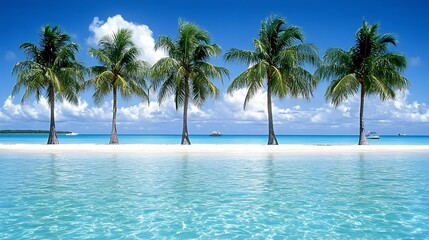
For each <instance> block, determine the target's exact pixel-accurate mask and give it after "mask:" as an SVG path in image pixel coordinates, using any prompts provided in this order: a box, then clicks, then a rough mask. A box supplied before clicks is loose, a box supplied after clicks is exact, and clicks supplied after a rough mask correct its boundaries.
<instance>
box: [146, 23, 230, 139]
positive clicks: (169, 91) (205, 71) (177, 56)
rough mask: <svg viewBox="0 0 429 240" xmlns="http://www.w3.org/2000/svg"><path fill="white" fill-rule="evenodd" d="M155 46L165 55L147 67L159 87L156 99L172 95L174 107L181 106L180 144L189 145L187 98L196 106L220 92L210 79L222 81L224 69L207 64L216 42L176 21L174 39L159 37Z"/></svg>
mask: <svg viewBox="0 0 429 240" xmlns="http://www.w3.org/2000/svg"><path fill="white" fill-rule="evenodd" d="M155 49H156V50H157V49H163V50H165V51H166V52H167V53H168V57H165V58H162V59H160V60H159V61H158V62H157V63H155V64H154V65H153V67H152V69H151V78H152V86H153V87H154V89H159V93H158V102H159V104H161V103H162V102H163V101H165V100H166V99H168V98H169V97H170V96H172V95H173V96H174V102H175V105H176V110H178V109H179V108H180V107H183V123H182V125H183V127H182V139H181V144H182V145H189V144H191V142H190V140H189V136H188V107H189V101H190V100H191V101H192V102H193V103H194V104H195V105H196V106H198V107H200V106H201V105H202V104H203V103H204V102H205V101H206V99H207V98H208V97H212V96H215V97H216V96H218V95H219V93H220V91H219V89H218V88H217V87H216V85H215V84H214V83H213V82H212V81H211V80H210V79H211V78H218V79H220V80H221V81H222V77H223V75H228V70H227V69H226V68H223V67H219V66H215V65H213V64H211V63H209V62H208V61H209V59H210V58H211V57H216V56H218V55H219V54H220V52H221V49H220V47H219V46H218V45H216V44H212V43H211V42H210V36H209V34H208V32H206V31H204V30H202V29H200V28H199V27H198V26H197V25H195V24H192V23H189V22H184V21H180V22H179V35H178V38H177V40H176V41H174V40H173V39H171V38H170V37H167V36H160V37H159V39H158V40H157V42H156V44H155Z"/></svg>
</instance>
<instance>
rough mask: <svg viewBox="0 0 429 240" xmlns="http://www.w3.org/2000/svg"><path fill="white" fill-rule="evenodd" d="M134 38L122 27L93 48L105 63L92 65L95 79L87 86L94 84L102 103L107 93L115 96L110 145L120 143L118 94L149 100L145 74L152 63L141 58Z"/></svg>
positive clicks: (92, 51)
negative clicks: (117, 116)
mask: <svg viewBox="0 0 429 240" xmlns="http://www.w3.org/2000/svg"><path fill="white" fill-rule="evenodd" d="M131 38H132V32H131V31H130V30H127V29H119V30H118V31H117V32H115V33H113V34H112V35H107V36H104V37H102V38H101V39H100V41H99V42H98V46H99V48H98V49H95V48H91V49H90V50H89V53H90V54H91V55H92V56H93V57H94V58H96V59H97V60H98V61H99V62H100V64H101V65H100V66H93V67H90V68H89V73H90V75H91V76H92V78H91V79H89V80H87V81H86V82H85V85H84V86H85V87H88V86H93V87H94V90H95V91H94V94H93V96H92V97H93V100H94V102H95V104H101V103H102V101H103V99H104V98H105V97H106V96H107V95H109V94H112V95H113V110H112V114H113V117H112V131H111V135H110V141H109V144H119V140H118V134H117V129H116V115H117V95H118V93H119V94H121V96H122V97H123V98H124V99H125V100H127V99H130V98H131V97H132V96H134V95H136V96H138V97H140V98H141V99H142V100H143V101H148V95H147V93H146V91H145V90H146V89H147V86H146V81H145V76H146V73H147V70H148V69H149V65H148V63H147V62H145V61H141V60H139V59H138V56H139V54H140V52H139V50H138V48H137V47H136V46H135V44H134V43H133V41H132V40H131Z"/></svg>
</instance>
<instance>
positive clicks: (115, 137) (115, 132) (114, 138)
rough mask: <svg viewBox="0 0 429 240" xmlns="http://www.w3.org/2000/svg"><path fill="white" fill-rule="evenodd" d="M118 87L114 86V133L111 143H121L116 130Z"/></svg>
mask: <svg viewBox="0 0 429 240" xmlns="http://www.w3.org/2000/svg"><path fill="white" fill-rule="evenodd" d="M116 95H117V93H116V87H113V118H112V133H111V134H110V142H109V144H119V140H118V133H117V131H116V110H117V107H116V98H117V97H116Z"/></svg>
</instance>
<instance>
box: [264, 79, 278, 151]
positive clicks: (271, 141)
mask: <svg viewBox="0 0 429 240" xmlns="http://www.w3.org/2000/svg"><path fill="white" fill-rule="evenodd" d="M267 88H268V90H267V109H268V145H278V144H279V143H278V142H277V138H276V135H275V133H274V123H273V107H272V103H271V86H270V82H268V87H267Z"/></svg>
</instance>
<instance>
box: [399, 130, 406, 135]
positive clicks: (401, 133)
mask: <svg viewBox="0 0 429 240" xmlns="http://www.w3.org/2000/svg"><path fill="white" fill-rule="evenodd" d="M398 136H407V134H406V133H405V131H404V129H402V132H400V133H399V134H398Z"/></svg>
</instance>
